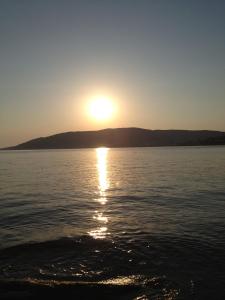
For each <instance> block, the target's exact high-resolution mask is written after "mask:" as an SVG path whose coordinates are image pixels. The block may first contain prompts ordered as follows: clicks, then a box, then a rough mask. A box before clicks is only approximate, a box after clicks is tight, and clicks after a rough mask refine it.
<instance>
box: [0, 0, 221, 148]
mask: <svg viewBox="0 0 225 300" xmlns="http://www.w3.org/2000/svg"><path fill="white" fill-rule="evenodd" d="M96 94H104V95H106V96H109V97H111V99H113V101H114V102H115V103H116V105H117V114H116V116H115V118H114V119H112V120H111V121H109V122H102V123H98V122H94V121H93V120H91V119H90V118H89V117H88V116H87V113H86V103H87V101H88V99H89V98H91V97H93V96H94V95H96ZM128 126H135V127H144V128H151V129H171V128H177V129H217V130H224V131H225V1H222V0H221V1H216V0H211V1H207V0H203V1H200V0H199V1H198V0H194V1H191V0H188V1H187V0H177V1H176V0H170V1H169V0H164V1H161V0H146V1H145V0H136V1H134V0H133V1H132V0H129V1H128V0H110V1H107V0H96V1H95V0H89V1H85V0H81V1H76V0H73V1H72V0H71V1H69V0H60V1H57V0H52V1H48V0H43V1H42V0H27V1H24V0H14V1H13V0H5V1H3V0H0V147H1V146H9V145H13V144H17V143H19V142H23V141H25V140H27V139H31V138H34V137H39V136H45V135H49V134H54V133H58V132H64V131H73V130H92V129H101V128H106V127H128Z"/></svg>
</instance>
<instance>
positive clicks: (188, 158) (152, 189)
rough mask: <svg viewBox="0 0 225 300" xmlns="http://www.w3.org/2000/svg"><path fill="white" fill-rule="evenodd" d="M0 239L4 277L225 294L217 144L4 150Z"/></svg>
mask: <svg viewBox="0 0 225 300" xmlns="http://www.w3.org/2000/svg"><path fill="white" fill-rule="evenodd" d="M0 243H1V244H0V247H1V250H0V279H1V280H4V281H5V280H7V279H10V280H12V279H13V280H21V281H22V280H23V281H25V282H27V281H29V282H31V283H32V282H34V281H35V284H36V285H37V284H38V283H40V284H43V282H49V281H51V280H54V281H55V282H58V283H64V282H67V283H69V282H70V283H71V284H72V283H79V284H81V283H86V284H87V283H88V284H87V286H89V283H93V284H97V285H98V286H101V288H102V286H108V285H110V288H111V289H112V290H111V292H110V295H111V296H112V299H221V300H222V299H225V147H223V146H221V147H163V148H129V149H128V148H126V149H106V148H99V149H85V150H49V151H2V152H1V153H0ZM118 287H120V288H118ZM92 288H93V286H92ZM123 288H124V289H123ZM90 289H91V285H90ZM87 290H88V287H87V288H86V290H85V291H87ZM0 293H1V289H0ZM93 295H94V294H93ZM93 295H92V296H90V294H89V296H88V297H87V296H86V297H85V296H84V299H86V298H87V299H89V298H90V299H94V296H93ZM101 295H102V294H101ZM111 296H110V297H111ZM110 297H109V296H108V297H107V299H109V298H110ZM78 298H79V297H78ZM78 298H77V299H78ZM103 298H104V297H103ZM105 299H106V298H105ZM110 299H111V298H110Z"/></svg>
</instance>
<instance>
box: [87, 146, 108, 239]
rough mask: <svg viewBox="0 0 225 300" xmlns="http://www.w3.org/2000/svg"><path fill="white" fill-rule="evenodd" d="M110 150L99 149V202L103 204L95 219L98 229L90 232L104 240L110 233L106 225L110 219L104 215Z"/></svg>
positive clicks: (97, 154) (96, 212) (94, 236)
mask: <svg viewBox="0 0 225 300" xmlns="http://www.w3.org/2000/svg"><path fill="white" fill-rule="evenodd" d="M108 151H109V149H108V148H97V149H96V156H97V172H98V192H99V198H98V199H97V201H98V202H99V203H100V204H101V207H100V210H99V211H95V214H94V215H93V219H94V220H96V221H97V222H98V224H99V226H98V228H96V229H93V230H91V231H89V232H88V234H89V235H90V236H92V237H93V238H95V239H104V238H105V237H106V235H108V234H109V233H108V232H107V231H108V228H107V227H106V224H107V223H108V217H106V216H105V215H104V208H105V204H106V203H107V197H106V191H107V189H108V188H109V180H108V177H107V155H108Z"/></svg>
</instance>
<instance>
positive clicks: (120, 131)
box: [5, 128, 225, 150]
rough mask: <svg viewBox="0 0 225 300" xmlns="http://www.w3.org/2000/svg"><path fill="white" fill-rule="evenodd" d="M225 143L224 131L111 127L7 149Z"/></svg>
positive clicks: (40, 139)
mask: <svg viewBox="0 0 225 300" xmlns="http://www.w3.org/2000/svg"><path fill="white" fill-rule="evenodd" d="M188 145H190V146H194V145H225V132H221V131H210V130H200V131H196V130H149V129H141V128H115V129H103V130H98V131H76V132H65V133H60V134H55V135H51V136H47V137H40V138H37V139H33V140H30V141H27V142H25V143H22V144H19V145H16V146H13V147H9V148H5V149H8V150H31V149H73V148H95V147H101V146H104V147H153V146H188Z"/></svg>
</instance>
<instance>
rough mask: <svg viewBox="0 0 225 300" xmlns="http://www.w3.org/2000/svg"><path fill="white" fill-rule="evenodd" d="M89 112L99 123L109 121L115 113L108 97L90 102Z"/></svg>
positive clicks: (97, 98)
mask: <svg viewBox="0 0 225 300" xmlns="http://www.w3.org/2000/svg"><path fill="white" fill-rule="evenodd" d="M89 112H90V115H91V117H92V118H94V119H95V120H97V121H104V120H108V119H110V118H111V117H112V116H113V113H114V107H113V103H112V101H111V100H110V99H109V98H107V97H96V98H94V99H93V100H92V101H91V102H90V106H89Z"/></svg>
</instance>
